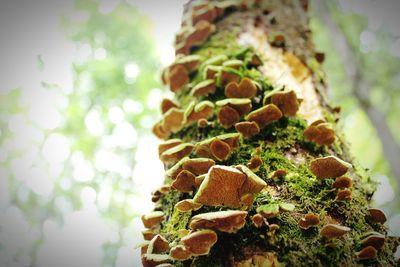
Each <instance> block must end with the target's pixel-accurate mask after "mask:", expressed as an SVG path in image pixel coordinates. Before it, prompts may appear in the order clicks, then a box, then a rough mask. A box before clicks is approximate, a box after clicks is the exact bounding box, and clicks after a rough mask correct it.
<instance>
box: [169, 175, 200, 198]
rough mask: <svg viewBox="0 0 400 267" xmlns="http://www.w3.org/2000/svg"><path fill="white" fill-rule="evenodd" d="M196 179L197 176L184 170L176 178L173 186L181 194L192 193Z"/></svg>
mask: <svg viewBox="0 0 400 267" xmlns="http://www.w3.org/2000/svg"><path fill="white" fill-rule="evenodd" d="M195 178H196V176H195V175H194V174H193V173H191V172H189V171H186V170H182V171H181V172H180V173H179V174H178V175H177V176H176V178H175V180H174V181H173V182H172V185H171V186H172V187H173V188H175V189H176V190H178V191H180V192H183V193H189V192H192V191H193V188H194V187H195Z"/></svg>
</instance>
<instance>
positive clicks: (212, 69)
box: [203, 65, 222, 80]
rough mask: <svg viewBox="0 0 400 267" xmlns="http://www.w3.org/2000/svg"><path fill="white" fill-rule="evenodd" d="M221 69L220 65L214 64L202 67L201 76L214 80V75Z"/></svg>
mask: <svg viewBox="0 0 400 267" xmlns="http://www.w3.org/2000/svg"><path fill="white" fill-rule="evenodd" d="M221 70H222V67H221V66H214V65H209V66H206V67H205V68H204V70H203V78H204V79H205V80H209V79H211V80H214V79H215V76H216V75H217V74H218V73H220V72H221Z"/></svg>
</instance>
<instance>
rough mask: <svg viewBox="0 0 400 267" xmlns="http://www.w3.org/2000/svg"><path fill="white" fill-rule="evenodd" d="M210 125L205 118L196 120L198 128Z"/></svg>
mask: <svg viewBox="0 0 400 267" xmlns="http://www.w3.org/2000/svg"><path fill="white" fill-rule="evenodd" d="M208 126H210V123H209V122H208V121H207V120H206V119H200V120H198V121H197V127H199V128H207V127H208Z"/></svg>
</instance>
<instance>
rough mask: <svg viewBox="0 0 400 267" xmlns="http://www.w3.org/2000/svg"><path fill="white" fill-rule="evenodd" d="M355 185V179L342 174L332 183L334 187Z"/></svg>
mask: <svg viewBox="0 0 400 267" xmlns="http://www.w3.org/2000/svg"><path fill="white" fill-rule="evenodd" d="M352 185H353V180H352V179H351V178H350V177H347V176H341V177H338V178H336V179H335V181H334V182H333V184H332V187H333V188H350V187H352Z"/></svg>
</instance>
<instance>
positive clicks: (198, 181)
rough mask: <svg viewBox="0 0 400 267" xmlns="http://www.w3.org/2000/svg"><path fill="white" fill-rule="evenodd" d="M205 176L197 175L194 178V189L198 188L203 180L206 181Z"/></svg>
mask: <svg viewBox="0 0 400 267" xmlns="http://www.w3.org/2000/svg"><path fill="white" fill-rule="evenodd" d="M206 176H207V174H202V175H198V176H196V178H195V179H194V183H195V186H196V188H199V187H200V185H201V183H202V182H203V181H204V179H206Z"/></svg>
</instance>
